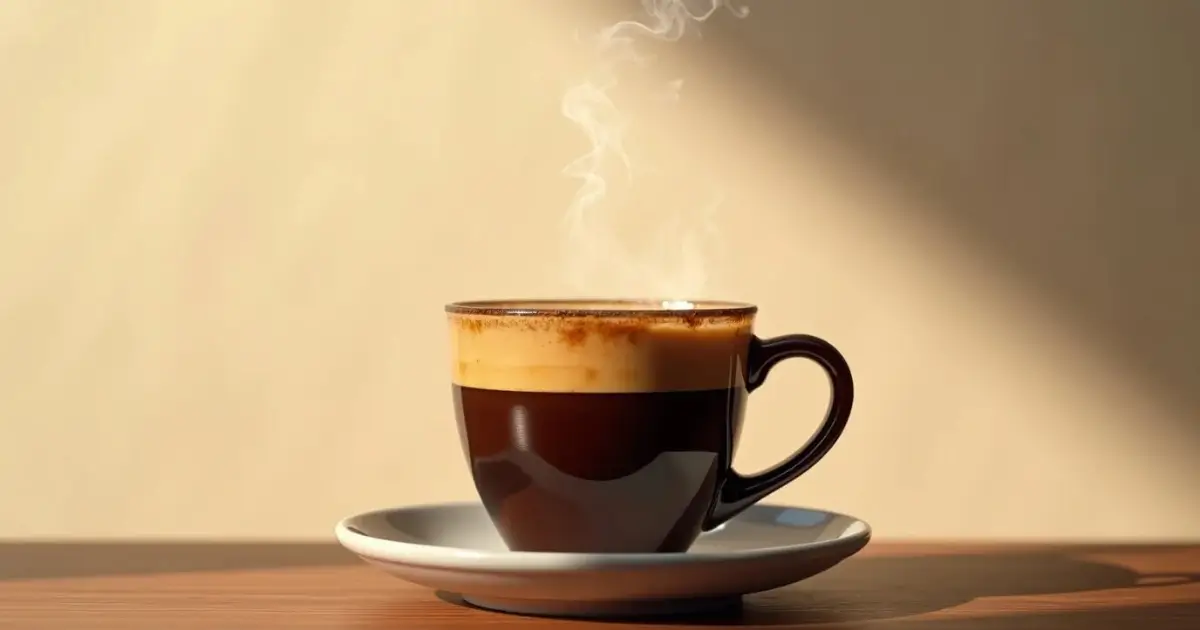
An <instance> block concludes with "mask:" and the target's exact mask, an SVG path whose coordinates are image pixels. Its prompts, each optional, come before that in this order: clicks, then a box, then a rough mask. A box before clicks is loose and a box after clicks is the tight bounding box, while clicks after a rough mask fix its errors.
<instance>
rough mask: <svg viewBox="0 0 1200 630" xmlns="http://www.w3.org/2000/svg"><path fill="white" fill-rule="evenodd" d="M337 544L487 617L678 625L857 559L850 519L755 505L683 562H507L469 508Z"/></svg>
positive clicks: (373, 519)
mask: <svg viewBox="0 0 1200 630" xmlns="http://www.w3.org/2000/svg"><path fill="white" fill-rule="evenodd" d="M336 534H337V538H338V541H339V542H341V544H342V545H343V546H345V547H346V548H347V549H349V550H350V551H352V552H354V553H356V554H358V555H359V556H360V557H362V558H363V559H364V560H365V561H367V562H368V563H370V564H372V565H374V566H377V567H379V568H381V569H383V570H384V571H387V572H388V573H391V574H393V575H395V576H397V577H400V578H403V579H405V580H407V581H410V582H413V583H416V584H420V585H423V586H427V587H429V588H432V589H435V590H438V591H442V592H443V593H444V594H449V595H446V596H461V597H462V598H464V599H465V600H466V601H468V602H470V603H473V604H476V605H479V606H482V607H485V608H492V609H496V610H503V611H508V612H518V613H524V614H541V615H565V616H626V615H647V614H683V613H695V612H699V611H705V610H712V609H713V608H720V607H726V606H733V605H737V603H738V601H739V599H740V597H741V596H742V595H745V594H749V593H756V592H760V591H765V590H770V589H774V588H778V587H781V586H785V585H787V584H791V583H793V582H797V581H799V580H803V579H805V578H808V577H811V576H813V575H816V574H818V573H820V572H822V571H825V570H826V569H829V568H830V567H832V566H834V565H836V564H837V563H839V562H841V561H842V560H844V559H846V558H848V557H850V556H851V555H853V554H854V553H856V552H857V551H859V550H860V549H862V548H863V547H864V546H865V545H866V544H867V542H868V541H869V540H870V536H871V529H870V527H869V526H868V525H867V524H866V523H865V522H863V521H862V520H859V519H857V518H854V517H852V516H846V515H842V514H836V513H833V512H825V511H821V510H812V509H805V508H791V507H782V506H769V505H756V506H752V507H750V508H748V509H746V510H745V511H744V512H742V513H741V514H739V515H738V516H736V517H734V518H732V519H731V520H730V521H728V522H727V523H725V524H724V525H722V526H720V527H718V528H716V529H715V530H713V531H711V532H708V533H705V534H703V535H701V536H700V538H699V539H698V540H697V541H696V544H695V545H694V546H693V547H692V549H691V550H690V551H688V552H686V553H646V554H622V553H616V554H574V553H536V552H512V551H508V549H507V546H506V545H505V543H504V541H503V540H502V539H501V538H500V536H499V534H498V533H497V532H496V529H495V527H494V526H493V525H492V523H491V519H490V517H489V516H488V514H487V512H486V511H485V510H484V509H483V507H482V506H481V505H478V504H444V505H429V506H416V507H408V508H398V509H394V510H381V511H377V512H369V513H366V514H361V515H358V516H353V517H350V518H347V519H345V520H343V521H342V522H341V523H339V524H338V526H337V528H336Z"/></svg>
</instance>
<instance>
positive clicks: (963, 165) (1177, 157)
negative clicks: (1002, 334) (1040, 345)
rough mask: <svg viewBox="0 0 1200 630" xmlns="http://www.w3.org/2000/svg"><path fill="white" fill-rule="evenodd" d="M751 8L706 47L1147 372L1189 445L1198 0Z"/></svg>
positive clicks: (1196, 255)
mask: <svg viewBox="0 0 1200 630" xmlns="http://www.w3.org/2000/svg"><path fill="white" fill-rule="evenodd" d="M747 4H748V6H749V7H750V9H751V13H750V17H749V18H748V19H745V20H714V21H712V22H710V23H709V24H707V25H706V26H705V30H704V39H705V41H706V45H708V46H712V47H714V48H716V49H718V51H717V54H723V55H729V56H731V57H732V58H733V59H734V61H735V63H736V65H737V66H739V67H741V68H743V69H744V70H745V72H746V74H747V75H748V78H749V80H750V81H751V82H753V83H757V84H758V87H760V88H761V89H762V90H763V91H764V92H765V93H768V94H771V95H773V96H775V97H777V98H779V99H783V100H784V102H786V103H787V104H788V105H789V106H792V107H794V109H795V111H796V112H797V115H798V116H801V115H802V116H805V117H810V118H814V117H815V118H816V119H817V120H819V121H820V122H821V123H822V124H823V125H825V127H826V128H828V129H830V130H831V131H832V132H833V134H834V135H835V136H836V137H837V138H838V139H839V140H842V141H843V142H844V143H845V145H846V146H847V147H848V148H849V149H850V150H852V151H855V152H856V155H857V157H859V158H861V159H863V160H864V161H865V163H866V164H868V165H870V166H872V167H874V168H875V169H877V170H878V172H880V173H882V174H884V175H886V176H890V177H891V178H892V179H893V180H894V181H895V182H897V183H899V184H900V185H902V186H904V187H905V188H906V189H907V190H909V191H911V192H913V193H914V194H915V196H916V197H917V198H919V199H922V200H923V201H924V203H923V204H922V206H921V209H920V210H919V212H920V215H919V216H914V217H913V219H914V220H916V221H934V222H937V223H939V224H943V225H945V226H947V227H948V228H949V229H950V230H951V231H952V232H953V233H956V234H957V235H959V236H960V237H961V238H962V239H964V240H965V242H967V243H969V244H970V245H971V246H972V247H973V248H975V249H976V250H977V251H978V254H979V255H980V256H981V257H984V259H986V260H989V261H990V263H991V265H992V266H993V267H994V268H996V269H997V270H1001V271H1006V272H1008V273H1009V274H1011V275H1012V276H1013V277H1015V278H1016V279H1017V280H1019V281H1020V282H1021V283H1022V284H1023V285H1024V286H1025V287H1027V288H1028V289H1030V290H1032V291H1033V293H1034V295H1035V296H1037V297H1038V298H1039V299H1040V300H1041V302H1042V303H1043V304H1045V305H1046V306H1047V307H1049V308H1050V309H1052V312H1055V313H1056V314H1057V315H1059V316H1061V317H1062V319H1063V320H1064V321H1067V322H1070V323H1071V325H1073V326H1075V327H1076V328H1077V329H1078V330H1079V331H1080V333H1081V334H1082V335H1083V338H1085V339H1087V340H1089V341H1090V342H1091V345H1092V346H1093V347H1095V348H1097V349H1099V350H1101V351H1106V352H1107V354H1108V355H1109V356H1110V357H1111V359H1112V360H1113V361H1114V363H1116V364H1118V365H1121V364H1123V365H1125V366H1126V367H1127V369H1126V373H1128V374H1130V375H1131V377H1135V378H1143V379H1145V381H1146V382H1145V383H1141V385H1148V386H1151V387H1152V389H1150V390H1149V391H1152V392H1155V393H1156V395H1159V396H1162V397H1164V402H1167V403H1168V404H1169V405H1170V406H1171V407H1173V409H1174V411H1175V412H1176V413H1175V416H1176V417H1179V418H1183V419H1185V420H1183V423H1184V426H1180V427H1178V430H1179V437H1180V438H1183V439H1188V440H1191V441H1192V442H1194V443H1195V444H1196V445H1197V446H1198V447H1200V177H1197V170H1198V169H1200V124H1198V123H1197V116H1198V112H1200V71H1198V70H1197V66H1196V61H1195V60H1196V59H1200V4H1197V3H1195V2H1188V1H1186V0H1162V1H1159V2H1143V3H1134V2H1116V1H1094V0H1064V1H1062V2H1038V1H1036V0H1015V1H1012V2H988V1H986V0H965V1H964V0H916V1H913V2H871V1H869V0H819V1H805V2H772V1H766V0H763V1H757V2H755V1H753V0H752V1H750V2H748V3H747ZM781 133H787V131H786V126H785V128H784V129H782V130H781ZM1031 360H1034V359H1033V358H1031Z"/></svg>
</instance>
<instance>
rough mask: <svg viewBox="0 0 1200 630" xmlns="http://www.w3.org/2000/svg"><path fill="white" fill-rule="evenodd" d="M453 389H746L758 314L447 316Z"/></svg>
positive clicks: (551, 390)
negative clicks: (747, 362)
mask: <svg viewBox="0 0 1200 630" xmlns="http://www.w3.org/2000/svg"><path fill="white" fill-rule="evenodd" d="M448 317H449V320H450V347H451V362H452V366H451V369H452V372H453V375H452V378H453V381H454V384H456V385H461V386H463V387H474V388H478V389H493V390H506V391H528V392H579V393H583V392H589V393H645V392H664V391H696V390H706V389H723V388H728V387H735V386H741V385H742V384H743V383H744V378H745V376H744V374H745V365H746V356H747V353H748V352H749V348H750V338H751V334H752V327H753V314H752V313H747V314H737V315H722V316H705V315H704V314H703V313H702V312H701V313H692V314H686V313H683V314H676V313H673V312H671V311H663V312H662V314H661V315H658V314H655V315H653V316H649V317H646V316H628V317H625V316H620V315H616V316H605V317H571V316H562V315H556V314H525V315H493V314H467V313H453V312H452V313H450V314H449V315H448Z"/></svg>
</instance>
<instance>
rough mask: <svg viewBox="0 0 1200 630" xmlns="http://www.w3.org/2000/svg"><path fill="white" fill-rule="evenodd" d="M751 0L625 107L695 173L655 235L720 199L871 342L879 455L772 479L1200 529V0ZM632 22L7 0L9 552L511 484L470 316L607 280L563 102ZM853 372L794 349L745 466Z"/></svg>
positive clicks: (1081, 522)
mask: <svg viewBox="0 0 1200 630" xmlns="http://www.w3.org/2000/svg"><path fill="white" fill-rule="evenodd" d="M885 5H886V6H885ZM750 6H751V14H750V16H749V17H748V18H747V19H745V20H741V21H738V20H733V19H730V18H729V17H728V16H724V17H720V18H717V19H715V20H714V22H710V23H709V24H707V25H706V26H705V28H704V37H703V38H702V39H695V38H690V39H687V40H685V41H684V42H681V43H680V44H679V45H678V46H676V47H670V48H667V49H663V50H660V51H659V52H660V53H661V54H660V58H659V61H658V63H657V64H656V65H654V66H653V69H652V70H649V72H651V73H658V74H661V78H662V79H663V80H666V79H670V78H675V77H683V78H684V80H685V89H684V91H683V92H682V98H681V100H680V102H679V103H678V104H677V105H675V106H673V107H671V108H664V107H663V106H661V105H653V106H651V105H648V104H645V103H642V102H641V101H636V102H635V103H634V104H633V105H631V106H630V107H633V109H631V110H628V111H630V112H631V113H632V114H633V120H634V122H635V123H636V126H635V127H634V128H633V129H632V130H631V134H634V137H635V138H636V139H637V141H638V142H640V143H641V144H640V145H639V146H641V147H643V148H644V151H646V153H644V155H648V156H652V161H651V165H652V166H654V167H655V168H657V169H658V171H657V174H656V177H657V178H659V179H656V180H655V181H656V182H658V183H657V184H655V185H654V186H650V187H647V188H646V189H645V190H644V191H643V193H642V194H641V195H640V196H639V197H638V199H637V200H636V201H635V202H634V203H633V204H632V205H631V206H630V207H631V208H632V209H633V210H632V211H630V210H628V209H627V210H625V211H624V212H625V214H624V215H623V218H622V219H621V221H622V225H624V226H626V229H631V230H633V232H634V233H636V232H638V231H639V230H642V229H649V228H650V227H653V226H656V225H658V224H659V223H661V220H662V219H663V218H664V217H665V215H666V213H667V212H668V209H672V208H676V209H677V207H678V206H679V204H680V203H684V202H686V203H693V202H692V201H691V199H693V198H695V199H700V200H703V199H705V198H707V196H708V195H709V192H708V191H707V190H706V189H700V188H698V185H699V184H700V183H703V184H704V185H705V186H709V185H712V186H713V187H714V189H719V192H720V193H721V195H722V198H723V200H724V201H723V203H722V205H721V206H720V209H719V211H718V212H717V213H716V215H715V218H714V221H716V223H717V228H718V229H719V233H720V234H721V235H722V242H723V245H724V248H723V249H724V251H725V254H724V255H720V256H718V255H716V254H713V255H712V258H711V260H710V262H711V265H710V267H709V269H710V271H712V277H711V279H710V282H709V284H708V285H707V290H706V292H707V293H708V294H709V295H712V296H717V297H724V298H731V299H741V300H750V301H755V302H757V303H758V304H759V305H760V306H761V308H762V311H761V312H762V315H761V318H760V323H759V331H760V333H761V334H768V335H769V334H780V333H785V332H794V331H805V332H811V333H815V334H819V335H821V336H824V337H826V338H828V339H829V340H831V341H833V342H834V343H835V344H837V345H838V346H840V347H841V348H842V349H843V350H844V352H845V353H846V355H847V357H848V358H849V359H850V361H851V364H852V365H853V366H854V368H855V370H856V372H855V374H856V377H857V380H858V382H859V392H860V398H859V402H858V406H857V407H856V411H855V414H854V417H853V420H852V423H851V427H850V428H849V430H848V432H847V433H846V434H845V437H844V438H843V439H842V442H841V444H840V445H839V447H838V448H837V449H836V450H835V451H834V452H833V454H832V455H830V456H829V457H828V458H827V459H826V460H825V461H823V462H822V464H821V465H820V466H818V467H817V468H816V469H815V470H814V471H813V472H811V473H810V474H809V475H807V476H805V477H804V478H803V479H802V480H800V481H798V482H797V483H795V484H793V485H792V486H790V487H788V488H787V489H785V490H783V491H781V492H780V493H779V494H778V495H776V497H775V498H776V499H777V500H779V501H784V502H797V503H803V504H810V505H816V506H821V507H827V508H832V509H835V510H841V511H846V512H850V513H853V514H855V515H859V516H862V517H863V518H865V519H867V520H869V521H870V522H872V523H873V524H874V525H875V527H876V528H877V531H878V534H879V536H881V537H893V538H895V537H954V538H974V537H1005V538H1065V537H1078V538H1156V537H1170V538H1200V491H1198V490H1197V479H1200V457H1198V454H1200V425H1198V422H1200V367H1198V366H1200V360H1198V359H1197V357H1198V356H1200V327H1198V326H1197V323H1198V322H1200V281H1198V280H1197V270H1200V254H1198V253H1197V250H1198V249H1200V247H1197V246H1198V245H1200V219H1198V213H1197V209H1198V208H1200V180H1198V179H1196V178H1195V172H1196V167H1197V165H1198V164H1200V131H1198V129H1200V126H1197V124H1196V121H1195V116H1196V112H1197V111H1200V74H1197V73H1196V71H1195V63H1194V62H1195V60H1196V59H1200V36H1198V35H1200V26H1198V25H1200V11H1198V10H1197V6H1198V5H1197V4H1195V3H1190V2H1186V1H1180V2H1168V1H1165V0H1164V1H1160V2H1153V3H1148V2H1144V3H1133V2H1124V3H1118V2H1085V1H1083V0H1079V1H1074V2H1055V3H1044V2H1034V1H1032V0H1029V1H1017V2H1005V3H999V2H983V1H971V2H961V1H951V0H946V1H944V2H934V1H922V2H907V3H878V2H866V1H865V0H861V1H845V0H829V1H825V2H805V3H799V2H796V3H785V2H767V1H765V0H763V1H760V2H757V3H751V5H750ZM630 11H631V5H628V4H622V3H617V2H603V1H601V0H596V1H595V2H591V3H588V2H583V1H579V2H570V3H567V2H558V1H555V0H506V1H505V2H492V1H488V0H454V1H451V0H440V1H438V2H423V3H418V2H389V1H385V0H379V1H373V0H356V1H352V2H335V1H333V0H328V1H324V2H318V1H312V0H303V1H302V0H287V1H284V0H278V1H267V0H254V1H249V2H247V1H241V0H237V1H235V0H210V1H208V2H170V1H167V0H137V1H134V0H112V1H110V2H104V3H84V2H65V1H60V2H47V1H40V2H35V1H32V0H30V1H22V0H10V1H8V2H4V3H0V86H2V88H0V89H2V90H3V98H0V537H4V538H18V539H20V538H133V537H185V538H327V537H328V536H329V535H330V530H331V527H332V524H333V522H335V521H336V519H338V518H340V517H341V516H344V515H346V514H348V513H351V512H353V511H356V510H364V509H369V508H374V507H378V506H383V505H390V504H402V503H408V502H424V501H438V500H449V499H466V498H469V497H471V496H472V495H473V490H472V487H471V485H470V481H469V478H468V476H467V472H466V468H465V466H464V464H463V462H462V461H461V454H460V453H459V449H458V445H457V442H456V438H455V435H454V431H455V429H454V424H453V420H452V416H451V413H452V412H451V408H450V400H449V393H448V385H447V375H448V363H447V361H446V350H447V348H446V339H445V335H444V332H443V326H444V323H443V315H442V311H441V306H442V304H443V303H444V302H447V301H450V300H453V299H460V298H479V297H505V296H529V295H556V294H564V293H566V292H568V290H569V286H568V285H567V284H566V283H565V280H564V277H563V274H562V273H561V272H560V270H559V266H560V263H561V260H562V259H561V254H560V250H561V246H562V225H561V220H562V216H563V212H564V210H565V208H566V207H567V205H568V203H569V202H570V199H571V197H572V195H573V193H574V190H575V184H576V182H573V181H571V180H569V179H567V178H564V177H563V176H562V175H561V174H560V171H561V169H562V167H563V166H564V165H565V164H566V163H567V162H568V161H570V160H571V159H572V158H574V157H575V156H576V155H578V154H579V153H580V152H582V151H583V150H584V149H585V148H586V146H585V144H584V141H583V138H582V135H581V134H580V132H579V131H578V129H576V128H575V127H573V126H572V125H570V124H569V123H567V121H565V120H564V119H563V118H562V117H561V115H560V112H559V101H560V99H561V96H562V93H563V90H564V88H565V87H566V86H569V85H571V84H572V82H577V81H578V80H579V79H580V78H581V77H583V76H585V75H586V73H587V71H588V69H589V68H590V67H592V66H591V64H592V58H591V57H590V56H589V49H588V48H587V47H586V46H584V45H582V44H580V43H579V41H578V40H577V39H575V38H574V34H575V33H576V32H577V31H578V32H583V33H587V32H590V31H592V30H594V29H597V28H599V27H601V26H603V25H605V24H607V23H610V22H611V21H612V20H613V19H615V18H616V17H621V16H623V15H628V14H630ZM656 50H657V49H656ZM658 74H652V75H651V76H652V77H654V76H658ZM686 195H693V196H692V197H687V196H686ZM672 211H673V210H672ZM613 212H616V210H614V211H613ZM506 230H508V231H511V232H510V233H508V234H506V235H504V236H501V235H502V234H505V231H506ZM596 286H597V287H598V288H602V289H603V290H604V292H611V291H613V290H614V289H612V287H611V286H605V285H603V282H602V281H601V280H598V281H597V284H596ZM631 290H632V289H631ZM825 396H826V393H825V389H824V382H823V379H821V378H820V377H819V375H818V372H817V370H816V368H815V367H810V366H805V365H797V364H785V365H783V366H782V367H780V368H778V369H777V371H776V372H775V373H773V375H772V383H771V385H770V386H768V387H765V388H764V389H763V390H762V391H761V392H760V393H758V394H756V396H755V400H754V401H753V403H752V405H751V409H750V422H749V426H748V428H747V431H746V435H745V438H744V442H743V448H742V451H741V452H740V454H739V458H738V465H739V467H741V468H742V469H744V470H753V469H759V468H763V467H765V466H767V465H769V464H771V463H773V462H775V461H776V460H778V459H780V458H782V457H784V456H785V455H786V454H788V453H789V452H790V451H791V450H792V448H793V447H794V446H796V445H798V444H799V443H800V442H801V441H802V440H803V439H805V438H806V437H807V435H808V433H809V432H810V431H811V430H812V429H813V428H814V427H815V424H816V421H817V418H818V416H819V414H820V412H821V411H822V410H823V408H824V404H825Z"/></svg>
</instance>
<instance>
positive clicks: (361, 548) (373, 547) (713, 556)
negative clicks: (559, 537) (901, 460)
mask: <svg viewBox="0 0 1200 630" xmlns="http://www.w3.org/2000/svg"><path fill="white" fill-rule="evenodd" d="M455 507H475V508H479V509H483V506H482V504H481V503H480V502H478V501H449V502H440V503H419V504H415V505H408V506H398V507H390V508H382V509H377V510H370V511H367V512H361V513H359V514H354V515H352V516H348V517H346V518H343V519H342V520H340V521H338V523H337V525H336V526H334V536H335V537H336V538H337V541H338V543H339V544H341V545H342V546H343V547H345V548H346V549H347V550H349V551H351V552H352V553H354V554H355V555H358V556H360V557H362V558H363V559H365V560H371V561H375V562H385V563H392V564H404V565H412V566H424V567H431V568H434V567H436V568H445V569H466V570H486V571H489V572H504V573H507V572H530V571H562V570H579V569H588V570H592V569H616V568H623V567H631V566H643V567H644V566H647V565H652V566H660V567H661V566H687V565H694V564H712V563H721V562H742V561H753V560H761V559H766V558H773V557H778V556H779V555H780V554H784V553H819V552H826V551H836V550H841V549H843V548H846V547H855V551H853V552H851V554H853V553H856V552H857V550H859V549H862V548H863V547H865V546H866V545H867V543H869V542H870V540H871V535H872V529H871V524H870V523H868V522H867V521H865V520H863V519H861V518H859V517H857V516H853V515H850V514H843V513H841V512H834V511H831V510H823V509H819V508H812V507H807V506H799V505H786V504H780V503H757V504H755V505H752V506H750V507H749V508H747V510H746V511H747V512H749V511H752V510H757V509H763V508H776V509H790V510H807V511H810V512H819V513H822V514H828V515H832V516H840V517H844V518H848V519H852V520H853V521H856V522H858V523H862V525H863V528H862V530H861V531H858V532H854V533H853V534H850V535H842V536H839V537H837V538H833V539H830V540H823V541H818V542H807V543H793V544H790V545H772V546H768V547H756V548H751V549H735V550H730V551H719V552H718V551H683V552H667V553H566V552H546V551H485V550H480V549H463V548H461V547H448V546H441V545H430V544H422V543H413V542H404V541H399V540H388V539H385V538H378V537H375V536H370V535H368V534H365V533H359V532H357V531H355V530H353V529H351V528H350V525H349V524H350V522H351V521H353V520H355V519H359V518H365V517H370V516H378V515H383V514H391V513H395V512H414V511H421V510H431V509H439V508H443V509H444V508H455ZM736 518H738V517H734V519H736ZM784 527H787V526H784Z"/></svg>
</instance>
